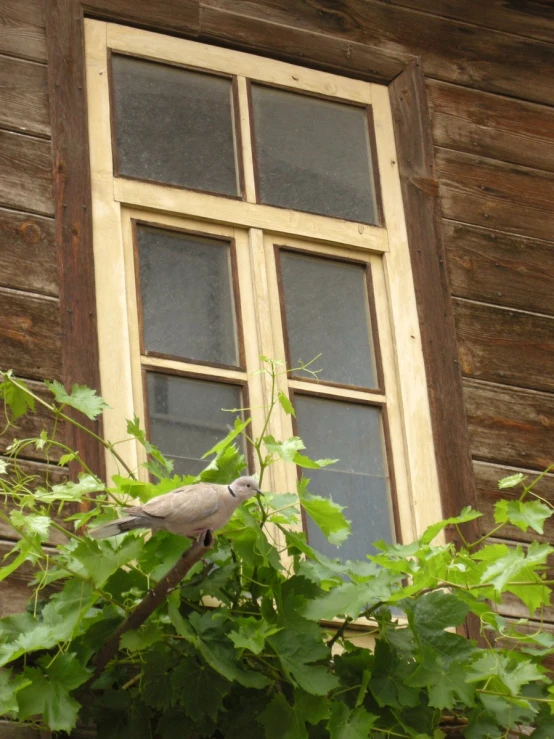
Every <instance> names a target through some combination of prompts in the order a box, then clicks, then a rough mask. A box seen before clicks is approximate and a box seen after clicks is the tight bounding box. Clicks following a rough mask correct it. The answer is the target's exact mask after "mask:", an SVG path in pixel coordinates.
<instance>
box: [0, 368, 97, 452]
mask: <svg viewBox="0 0 554 739" xmlns="http://www.w3.org/2000/svg"><path fill="white" fill-rule="evenodd" d="M27 385H28V387H29V388H30V389H31V390H32V392H33V393H35V395H38V396H39V397H40V398H42V399H43V400H45V401H46V402H47V403H51V402H52V400H53V397H52V393H50V392H49V391H48V390H47V389H46V388H45V387H44V385H43V384H42V383H41V382H34V381H33V380H30V381H27ZM43 429H44V430H45V431H46V433H47V434H48V438H51V437H52V434H53V433H54V419H53V418H52V415H51V414H50V413H48V411H47V410H46V409H45V408H44V407H43V406H42V405H40V404H39V403H37V404H36V406H35V412H34V413H29V414H27V415H25V416H22V417H21V418H19V419H18V420H17V421H16V422H15V423H14V424H13V425H11V426H10V427H9V428H8V429H6V432H5V433H4V434H2V435H1V436H0V454H3V453H5V452H6V449H7V448H8V446H9V445H10V444H11V443H12V441H13V440H14V439H34V438H35V437H38V436H39V435H40V432H41V431H42V430H43ZM64 433H65V422H64V421H60V422H59V423H58V427H57V432H56V438H57V439H60V440H63V438H64ZM62 454H63V451H60V449H59V448H55V447H53V448H52V449H51V450H50V455H49V456H50V461H52V462H58V460H59V459H60V457H61V456H62ZM19 457H20V458H21V459H30V460H35V461H37V462H44V461H45V455H44V450H42V449H37V448H36V447H35V446H34V445H29V446H27V447H25V450H24V451H23V452H21V453H20V455H19ZM85 462H86V459H85Z"/></svg>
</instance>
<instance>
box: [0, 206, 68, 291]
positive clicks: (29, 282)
mask: <svg viewBox="0 0 554 739" xmlns="http://www.w3.org/2000/svg"><path fill="white" fill-rule="evenodd" d="M58 280H59V278H58V263H57V255H56V243H55V233H54V221H53V220H52V219H50V218H43V217H41V216H36V215H30V214H28V213H14V212H13V211H10V210H3V209H0V285H1V286H2V287H13V288H17V289H19V290H27V291H29V292H34V293H43V294H45V295H52V296H56V295H57V294H58Z"/></svg>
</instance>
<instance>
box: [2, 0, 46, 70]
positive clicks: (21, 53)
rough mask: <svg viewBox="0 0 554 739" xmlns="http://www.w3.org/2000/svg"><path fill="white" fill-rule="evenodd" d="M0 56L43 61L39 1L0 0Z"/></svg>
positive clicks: (42, 21) (42, 29)
mask: <svg viewBox="0 0 554 739" xmlns="http://www.w3.org/2000/svg"><path fill="white" fill-rule="evenodd" d="M0 53H2V54H10V55H11V56H18V57H21V58H23V59H33V60H34V61H38V62H44V61H46V34H45V30H44V18H43V12H42V2H41V0H0Z"/></svg>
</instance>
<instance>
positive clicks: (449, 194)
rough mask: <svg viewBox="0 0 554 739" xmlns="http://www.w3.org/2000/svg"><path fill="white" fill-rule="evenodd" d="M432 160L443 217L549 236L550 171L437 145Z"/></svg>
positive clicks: (553, 179) (553, 198)
mask: <svg viewBox="0 0 554 739" xmlns="http://www.w3.org/2000/svg"><path fill="white" fill-rule="evenodd" d="M553 48H554V47H553ZM436 162H437V173H438V178H439V180H440V193H441V205H442V212H443V215H444V217H445V218H449V219H452V220H455V221H462V222H463V223H471V224H474V225H477V226H486V227H487V228H493V229H498V230H499V231H508V232H510V233H515V234H520V235H522V236H531V237H533V238H537V239H545V240H547V241H548V240H551V239H552V219H553V217H554V174H552V173H550V172H542V171H540V170H537V169H529V168H526V167H520V166H517V165H514V164H506V163H504V162H499V161H496V160H494V159H484V158H482V157H476V156H472V155H471V154H465V153H461V152H456V151H451V150H449V149H441V148H438V149H437V151H436Z"/></svg>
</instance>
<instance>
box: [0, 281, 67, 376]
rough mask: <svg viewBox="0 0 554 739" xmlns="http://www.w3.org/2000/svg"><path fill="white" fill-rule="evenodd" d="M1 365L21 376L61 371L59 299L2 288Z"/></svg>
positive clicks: (58, 372)
mask: <svg viewBox="0 0 554 739" xmlns="http://www.w3.org/2000/svg"><path fill="white" fill-rule="evenodd" d="M0 367H1V368H3V369H13V370H14V372H15V373H16V374H18V375H21V376H22V377H33V378H37V379H43V378H47V379H53V378H57V377H59V376H60V374H61V369H62V368H61V347H60V309H59V304H58V301H57V300H54V299H52V298H42V297H38V296H34V295H27V294H26V293H22V292H19V291H15V290H8V289H6V288H1V289H0Z"/></svg>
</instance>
